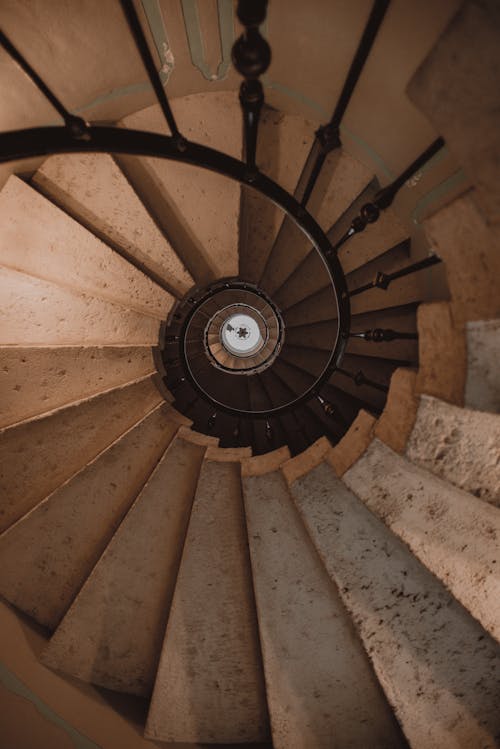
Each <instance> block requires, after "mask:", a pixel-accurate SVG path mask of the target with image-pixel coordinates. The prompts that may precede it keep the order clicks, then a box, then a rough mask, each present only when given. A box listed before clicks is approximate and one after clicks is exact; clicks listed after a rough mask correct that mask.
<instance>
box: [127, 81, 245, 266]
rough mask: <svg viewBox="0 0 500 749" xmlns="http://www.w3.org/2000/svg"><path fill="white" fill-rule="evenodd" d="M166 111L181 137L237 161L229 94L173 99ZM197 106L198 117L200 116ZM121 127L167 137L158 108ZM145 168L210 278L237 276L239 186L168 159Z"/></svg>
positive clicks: (237, 135) (236, 108) (237, 117)
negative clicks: (203, 260) (191, 239)
mask: <svg viewBox="0 0 500 749" xmlns="http://www.w3.org/2000/svg"><path fill="white" fill-rule="evenodd" d="M171 107H172V110H173V112H174V115H175V117H176V120H177V121H178V123H179V127H180V129H181V131H182V133H183V135H184V136H185V137H186V138H188V139H189V140H193V141H201V142H203V144H204V145H206V146H211V147H213V148H219V149H221V150H222V151H224V152H225V153H229V154H230V155H231V156H235V157H237V158H239V157H240V155H241V111H240V105H239V102H238V98H237V96H236V95H235V94H234V93H233V92H217V93H215V94H212V95H206V94H193V95H191V96H186V97H183V98H182V99H177V100H176V99H173V100H172V101H171ZM200 107H201V109H202V111H203V117H200V114H199V112H200ZM123 124H124V126H125V127H128V128H133V129H144V130H153V131H154V132H159V133H166V132H167V130H166V125H165V122H164V118H163V114H162V112H161V110H160V108H159V106H158V105H153V106H152V107H148V108H147V109H143V110H140V111H139V112H135V113H134V114H131V115H128V116H127V117H125V119H124V120H123ZM145 163H146V164H147V165H148V168H149V169H150V170H152V171H153V173H154V174H155V176H156V178H157V179H158V180H159V184H160V186H161V188H162V189H163V191H164V193H165V197H166V199H168V201H169V202H170V203H171V204H172V205H173V206H174V207H175V210H176V212H177V214H178V216H179V219H180V220H181V221H182V223H183V224H184V225H185V227H186V228H187V230H188V233H190V234H191V235H192V236H194V240H195V243H196V244H197V245H198V246H199V251H200V252H201V254H202V255H204V256H205V257H206V258H207V259H208V262H209V265H211V267H212V268H213V271H214V274H215V277H216V278H220V277H225V276H236V275H237V274H238V211H239V186H238V184H237V183H236V182H233V181H232V180H229V179H227V178H225V177H222V176H221V175H218V174H215V173H214V172H210V171H207V170H205V169H196V168H193V167H191V166H189V165H186V164H181V163H177V162H175V161H171V160H170V161H165V160H161V159H149V158H148V159H145ZM176 249H177V247H176ZM178 251H179V250H178Z"/></svg>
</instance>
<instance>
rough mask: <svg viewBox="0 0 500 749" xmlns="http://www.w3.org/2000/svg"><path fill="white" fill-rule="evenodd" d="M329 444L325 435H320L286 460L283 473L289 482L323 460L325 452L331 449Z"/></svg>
mask: <svg viewBox="0 0 500 749" xmlns="http://www.w3.org/2000/svg"><path fill="white" fill-rule="evenodd" d="M331 447H332V446H331V444H330V442H329V441H328V439H327V438H326V437H320V438H319V440H316V442H314V443H313V444H312V445H310V446H309V447H308V448H307V449H306V450H303V451H302V452H301V453H299V454H298V455H295V456H294V457H293V458H291V459H290V460H288V461H287V462H286V463H285V464H284V465H283V466H282V470H283V475H284V476H285V479H286V481H287V482H288V483H289V484H292V483H293V482H294V481H295V480H296V479H298V478H299V477H300V476H303V475H304V474H305V473H309V471H311V470H312V469H313V468H315V467H316V466H317V465H319V463H321V462H322V461H323V458H324V456H325V454H326V453H327V452H328V450H330V449H331Z"/></svg>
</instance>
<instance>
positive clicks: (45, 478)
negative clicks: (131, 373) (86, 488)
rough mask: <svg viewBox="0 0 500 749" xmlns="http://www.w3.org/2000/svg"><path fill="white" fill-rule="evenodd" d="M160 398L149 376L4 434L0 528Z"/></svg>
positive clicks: (0, 441) (1, 435)
mask: <svg viewBox="0 0 500 749" xmlns="http://www.w3.org/2000/svg"><path fill="white" fill-rule="evenodd" d="M161 400H162V398H161V395H160V393H159V392H158V390H157V388H156V387H155V385H154V384H153V382H152V381H151V379H150V378H149V377H146V378H144V379H141V380H138V381H137V382H133V383H130V384H128V385H125V386H124V387H120V388H115V389H113V390H110V391H108V392H105V393H102V394H100V395H97V396H94V397H92V398H88V399H86V400H84V401H82V402H80V403H74V404H72V405H70V406H67V407H65V408H60V409H57V410H56V411H53V412H51V413H49V414H45V415H43V416H41V417H39V418H35V419H32V420H30V421H25V422H23V423H22V424H19V425H17V426H13V427H10V428H7V429H4V430H2V431H1V432H0V465H1V472H0V496H1V509H0V519H1V524H0V529H2V530H4V529H5V528H8V526H9V525H11V524H12V523H13V522H15V521H16V520H17V519H18V518H20V517H21V516H22V515H24V514H25V513H26V512H28V511H29V510H31V508H32V507H34V506H35V505H36V504H37V503H38V502H40V501H41V500H42V499H44V497H46V496H47V495H48V494H50V492H52V491H54V490H55V489H56V488H57V487H58V486H60V485H61V484H62V483H63V482H64V481H66V480H67V479H69V477H70V476H72V475H73V474H74V473H76V472H77V471H79V470H80V469H81V468H82V467H83V466H84V465H85V464H86V463H88V462H89V461H90V460H92V459H93V458H95V457H96V455H97V454H98V453H99V452H100V451H101V450H103V449H104V448H106V447H107V446H108V445H109V444H111V443H112V442H113V441H114V440H116V439H117V438H118V437H119V436H120V435H121V434H123V432H125V431H126V430H127V429H129V428H130V427H131V426H132V425H133V424H135V423H136V422H137V421H138V420H139V419H141V418H142V417H143V416H144V415H145V414H146V413H148V411H151V409H153V408H154V407H155V406H157V405H158V404H159V403H160V402H161Z"/></svg>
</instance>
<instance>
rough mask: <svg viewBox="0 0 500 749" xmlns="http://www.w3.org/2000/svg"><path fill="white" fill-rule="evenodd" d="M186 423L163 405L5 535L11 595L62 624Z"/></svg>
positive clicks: (6, 591) (2, 546) (49, 622)
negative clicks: (149, 478) (152, 474)
mask: <svg viewBox="0 0 500 749" xmlns="http://www.w3.org/2000/svg"><path fill="white" fill-rule="evenodd" d="M179 424H180V418H179V415H178V414H176V412H174V411H173V410H172V409H171V408H170V407H168V406H166V405H165V404H162V405H160V406H158V407H157V408H155V409H154V410H153V411H152V412H151V413H150V414H148V415H147V416H145V417H144V418H143V419H142V420H141V421H139V422H138V423H137V424H135V425H134V426H133V427H132V428H131V429H129V430H128V431H127V432H126V433H125V434H123V435H122V436H121V437H120V438H119V439H118V440H116V441H115V442H114V443H113V444H112V445H110V446H109V447H108V448H107V449H105V450H104V451H103V452H102V453H101V454H100V455H98V456H97V457H96V458H95V459H94V460H93V461H92V462H91V463H89V464H88V465H86V466H84V467H83V468H82V470H81V471H79V472H78V473H77V474H76V475H74V476H73V477H72V478H71V479H70V480H69V481H67V482H66V483H65V484H63V485H62V486H60V487H59V488H58V489H56V490H55V491H54V492H53V493H52V494H50V495H49V496H48V497H47V498H46V499H44V500H43V501H42V502H40V504H38V505H37V506H36V507H34V508H33V510H32V511H31V512H30V513H28V514H27V515H25V516H24V517H23V518H21V520H19V521H18V522H17V523H16V524H15V525H13V526H12V527H11V528H10V529H9V530H8V531H6V532H5V533H4V534H3V535H2V536H1V538H0V560H1V562H0V567H1V569H2V573H1V593H2V595H3V596H4V597H5V598H6V599H7V600H8V601H10V603H12V604H14V605H15V606H16V607H17V608H19V609H21V610H22V611H24V612H25V613H27V614H28V615H29V616H31V617H32V618H33V619H35V621H37V622H39V623H40V624H43V625H44V626H46V627H49V628H50V629H55V628H56V627H57V625H58V624H59V622H60V620H61V619H62V617H63V616H64V614H65V613H66V611H67V609H68V607H69V606H70V605H71V602H72V601H73V599H74V597H75V596H76V594H77V593H78V591H79V590H80V588H81V587H82V585H83V583H84V582H85V580H86V579H87V577H88V576H89V575H90V573H91V571H92V568H93V567H94V565H95V564H96V562H97V561H98V559H99V557H100V556H101V554H102V553H103V551H104V549H105V548H106V546H107V545H108V543H109V541H110V540H111V538H112V536H113V534H114V532H115V531H116V529H117V527H118V526H119V524H120V522H121V520H122V518H123V517H124V515H125V513H126V512H127V510H128V509H129V507H130V505H131V504H132V502H133V501H134V500H135V498H136V497H137V495H138V494H139V492H140V491H141V489H142V487H143V486H144V483H145V482H146V480H147V479H148V477H149V475H150V473H151V471H152V470H153V469H154V467H155V466H156V464H157V463H158V461H159V460H160V458H161V456H162V454H163V452H164V450H165V449H166V447H167V446H168V444H169V443H170V441H171V440H172V438H173V436H174V434H175V432H176V431H177V429H178V428H179Z"/></svg>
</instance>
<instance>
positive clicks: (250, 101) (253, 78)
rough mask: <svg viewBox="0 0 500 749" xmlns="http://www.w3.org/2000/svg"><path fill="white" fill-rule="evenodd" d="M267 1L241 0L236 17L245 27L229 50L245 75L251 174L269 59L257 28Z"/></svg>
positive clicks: (242, 90) (245, 128) (244, 106)
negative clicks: (262, 77)
mask: <svg viewBox="0 0 500 749" xmlns="http://www.w3.org/2000/svg"><path fill="white" fill-rule="evenodd" d="M266 10H267V0H240V1H239V3H238V18H239V20H240V21H241V23H242V24H243V26H245V31H244V33H243V34H242V35H241V36H240V37H239V38H238V39H237V40H236V42H235V43H234V46H233V50H232V60H233V64H234V66H235V68H236V69H237V70H238V72H239V73H241V75H242V76H243V77H244V79H245V80H244V81H243V82H242V83H241V86H240V103H241V109H242V113H243V135H244V143H245V160H246V163H247V166H248V168H249V171H250V175H249V176H254V175H255V173H256V171H257V167H256V162H255V159H256V153H257V132H258V127H259V119H260V113H261V110H262V105H263V103H264V90H263V88H262V83H261V82H260V81H259V76H261V75H262V74H263V73H265V72H266V70H267V69H268V67H269V64H270V62H271V49H270V47H269V44H268V43H267V41H266V40H265V39H264V37H263V36H262V35H261V33H260V31H259V26H260V24H261V23H263V22H264V20H265V18H266Z"/></svg>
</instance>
